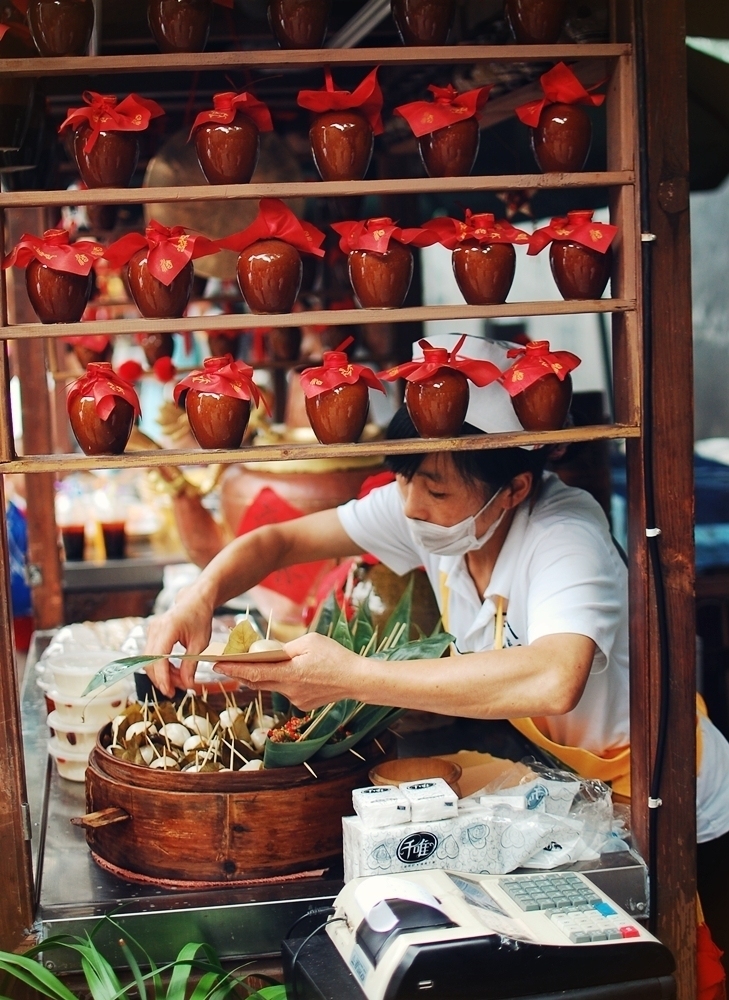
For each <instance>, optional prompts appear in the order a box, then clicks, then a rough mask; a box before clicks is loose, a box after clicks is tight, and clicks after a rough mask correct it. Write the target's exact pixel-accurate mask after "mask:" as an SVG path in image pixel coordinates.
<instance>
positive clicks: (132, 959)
mask: <svg viewBox="0 0 729 1000" xmlns="http://www.w3.org/2000/svg"><path fill="white" fill-rule="evenodd" d="M119 947H120V948H121V950H122V954H123V955H124V958H125V959H126V960H127V965H128V966H129V968H130V969H131V972H132V975H133V976H134V982H135V983H136V986H137V993H138V994H139V1000H146V997H147V989H146V986H145V982H144V976H143V975H142V970H141V969H140V968H139V962H138V961H137V959H136V956H135V954H134V952H133V951H132V949H131V948H130V947H129V945H128V944H127V943H126V941H125V940H124V938H120V940H119Z"/></svg>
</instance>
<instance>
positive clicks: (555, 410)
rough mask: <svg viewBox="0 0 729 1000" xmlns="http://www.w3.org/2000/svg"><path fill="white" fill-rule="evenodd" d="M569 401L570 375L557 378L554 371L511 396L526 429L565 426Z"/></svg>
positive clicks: (546, 429) (536, 429)
mask: <svg viewBox="0 0 729 1000" xmlns="http://www.w3.org/2000/svg"><path fill="white" fill-rule="evenodd" d="M571 401H572V378H571V376H570V375H567V376H565V379H564V381H560V380H559V379H558V378H557V376H556V375H545V376H544V378H540V379H538V380H537V381H536V382H532V384H531V385H530V386H529V388H527V389H524V391H523V392H519V393H517V395H516V396H512V397H511V403H512V405H513V407H514V412H515V413H516V415H517V417H518V418H519V421H520V422H521V425H522V427H523V428H524V430H525V431H558V430H560V429H561V428H562V427H564V422H565V420H566V419H567V414H568V413H569V408H570V403H571Z"/></svg>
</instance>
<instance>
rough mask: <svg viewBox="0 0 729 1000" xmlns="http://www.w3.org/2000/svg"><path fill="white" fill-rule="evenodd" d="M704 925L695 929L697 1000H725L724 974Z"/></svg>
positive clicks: (715, 947) (716, 951)
mask: <svg viewBox="0 0 729 1000" xmlns="http://www.w3.org/2000/svg"><path fill="white" fill-rule="evenodd" d="M723 954H724V952H723V951H722V950H721V948H718V947H717V946H716V945H715V944H714V941H713V940H712V937H711V931H710V930H709V928H708V927H707V925H706V924H704V923H701V924H699V925H698V926H697V928H696V993H697V997H698V1000H726V973H725V971H724V966H723V965H722V962H721V958H722V955H723Z"/></svg>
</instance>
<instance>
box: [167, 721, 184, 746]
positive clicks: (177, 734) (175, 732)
mask: <svg viewBox="0 0 729 1000" xmlns="http://www.w3.org/2000/svg"><path fill="white" fill-rule="evenodd" d="M160 736H165V737H167V739H168V740H169V741H170V743H171V744H172V745H173V746H175V747H184V745H185V742H186V740H189V739H190V730H189V729H186V728H185V727H184V726H183V725H182V724H181V723H179V722H168V723H167V724H166V725H164V726H162V728H161V729H160Z"/></svg>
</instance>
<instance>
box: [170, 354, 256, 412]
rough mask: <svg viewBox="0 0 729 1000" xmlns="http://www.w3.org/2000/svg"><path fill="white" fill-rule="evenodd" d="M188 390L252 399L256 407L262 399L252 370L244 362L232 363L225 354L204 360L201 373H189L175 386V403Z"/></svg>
mask: <svg viewBox="0 0 729 1000" xmlns="http://www.w3.org/2000/svg"><path fill="white" fill-rule="evenodd" d="M188 389H198V390H199V391H202V392H214V393H217V394H218V395H221V396H234V397H235V398H236V399H246V400H248V399H252V400H253V402H254V403H255V405H256V406H258V405H259V404H260V402H261V399H262V396H261V393H260V391H259V389H258V386H257V385H256V383H255V382H254V381H253V369H252V368H251V366H250V365H247V364H246V363H245V361H234V360H233V355H232V354H225V355H223V357H222V358H205V360H204V361H203V370H202V371H195V372H191V373H190V374H189V375H186V376H185V377H184V378H183V379H182V380H181V381H179V382H178V383H177V385H176V386H175V391H174V397H175V402H176V403H177V402H178V401H179V399H180V396H181V395H182V393H183V392H186V391H187V390H188Z"/></svg>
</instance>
